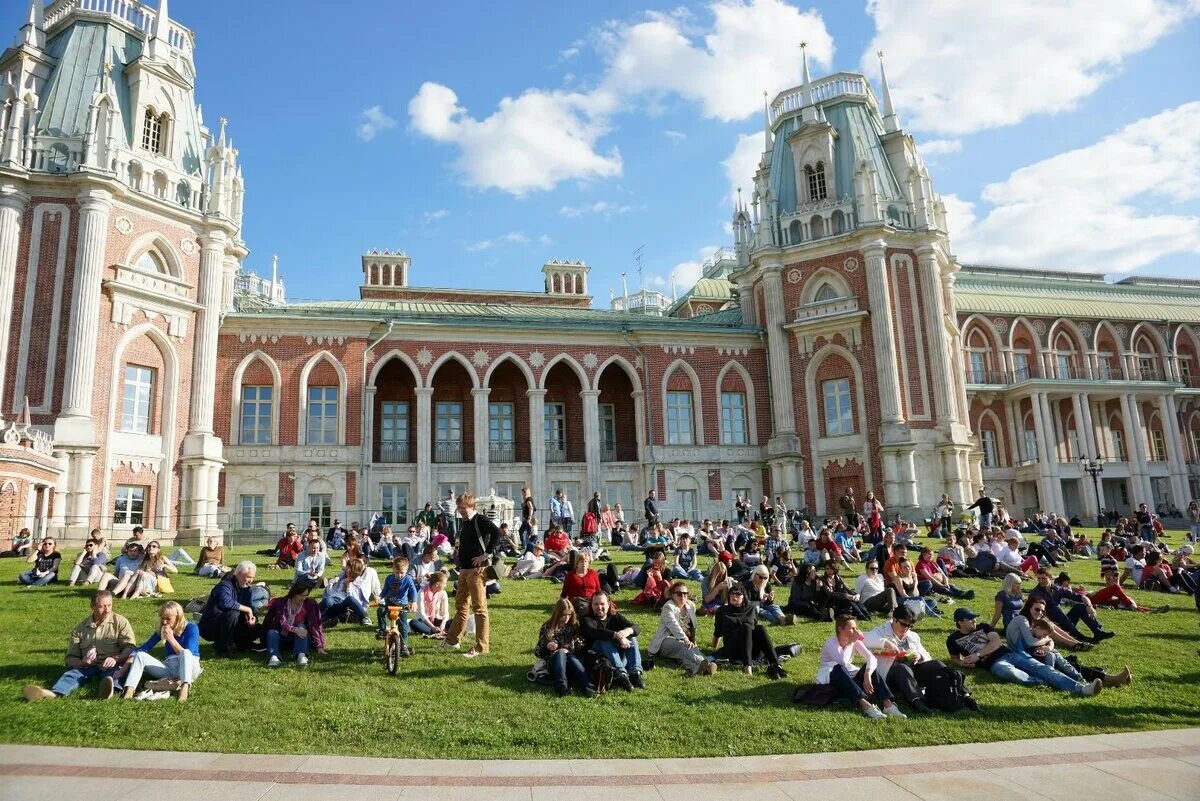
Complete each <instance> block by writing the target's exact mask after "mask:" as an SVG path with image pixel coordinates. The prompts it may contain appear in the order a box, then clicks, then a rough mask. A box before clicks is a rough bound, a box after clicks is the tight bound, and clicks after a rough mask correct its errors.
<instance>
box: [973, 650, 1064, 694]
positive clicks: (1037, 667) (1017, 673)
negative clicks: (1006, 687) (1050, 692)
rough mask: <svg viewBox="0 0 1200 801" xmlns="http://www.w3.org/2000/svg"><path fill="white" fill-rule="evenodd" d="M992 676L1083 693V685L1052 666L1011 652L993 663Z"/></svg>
mask: <svg viewBox="0 0 1200 801" xmlns="http://www.w3.org/2000/svg"><path fill="white" fill-rule="evenodd" d="M991 670H992V675H994V676H995V677H996V678H998V679H1001V680H1003V681H1011V682H1015V683H1017V684H1024V685H1025V686H1027V687H1033V686H1036V685H1038V684H1049V685H1050V686H1051V687H1053V688H1054V689H1056V690H1063V691H1064V692H1071V693H1082V692H1083V684H1082V683H1080V682H1079V681H1076V680H1075V679H1073V678H1071V677H1070V676H1068V675H1067V674H1065V673H1060V672H1058V671H1057V670H1055V669H1054V668H1052V667H1051V666H1050V665H1047V664H1046V663H1044V662H1039V661H1038V660H1036V659H1034V658H1033V657H1031V656H1027V655H1026V654H1018V653H1016V652H1015V651H1011V652H1009V653H1007V654H1005V655H1004V656H1002V657H1000V658H999V659H997V660H996V661H995V662H993V663H992V668H991Z"/></svg>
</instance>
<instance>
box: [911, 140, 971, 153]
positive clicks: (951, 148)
mask: <svg viewBox="0 0 1200 801" xmlns="http://www.w3.org/2000/svg"><path fill="white" fill-rule="evenodd" d="M917 150H918V151H919V152H920V153H921V155H922V156H926V157H929V156H942V155H945V154H947V153H959V152H961V151H962V140H961V139H930V140H929V141H928V142H918V143H917Z"/></svg>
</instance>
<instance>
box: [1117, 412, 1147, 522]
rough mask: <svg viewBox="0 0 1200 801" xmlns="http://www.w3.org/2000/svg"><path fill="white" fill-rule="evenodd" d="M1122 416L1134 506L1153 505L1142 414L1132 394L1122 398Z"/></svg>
mask: <svg viewBox="0 0 1200 801" xmlns="http://www.w3.org/2000/svg"><path fill="white" fill-rule="evenodd" d="M1121 416H1122V417H1123V418H1124V420H1125V439H1126V449H1127V450H1128V451H1129V474H1130V476H1131V477H1132V479H1133V493H1134V498H1133V499H1132V500H1133V505H1134V506H1137V504H1139V503H1146V504H1150V505H1153V502H1154V497H1153V489H1152V488H1151V486H1150V476H1149V474H1148V473H1147V472H1146V469H1147V462H1146V437H1145V433H1144V430H1143V428H1142V412H1141V409H1140V408H1139V406H1138V401H1137V398H1136V397H1134V395H1133V394H1132V393H1125V394H1124V395H1122V396H1121Z"/></svg>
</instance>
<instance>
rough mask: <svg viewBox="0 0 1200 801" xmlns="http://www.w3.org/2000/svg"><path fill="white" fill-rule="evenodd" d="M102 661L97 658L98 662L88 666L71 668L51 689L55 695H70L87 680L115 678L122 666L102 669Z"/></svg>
mask: <svg viewBox="0 0 1200 801" xmlns="http://www.w3.org/2000/svg"><path fill="white" fill-rule="evenodd" d="M100 661H102V660H97V662H96V664H94V665H88V666H87V667H81V668H71V669H69V670H68V671H67V672H66V673H64V674H62V675H61V676H59V677H58V681H56V682H54V686H53V687H51V688H50V689H51V690H53V691H54V694H55V695H61V696H68V695H70V694H71V693H73V692H75V691H76V690H78V689H79V685H81V684H83V683H84V682H86V681H91V680H92V679H96V678H101V677H104V676H107V677H109V678H112V679H115V678H116V674H117V670H119V669H120V667H121V666H120V665H119V664H118V665H114V666H113V667H112V669H111V670H102V669H101V668H100Z"/></svg>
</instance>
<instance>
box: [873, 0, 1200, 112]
mask: <svg viewBox="0 0 1200 801" xmlns="http://www.w3.org/2000/svg"><path fill="white" fill-rule="evenodd" d="M867 11H868V13H869V14H871V15H872V16H873V17H874V18H875V30H876V34H875V38H874V40H873V41H872V42H871V44H870V46H869V47H868V48H867V49H866V51H865V52H864V53H863V57H862V67H863V69H864V70H866V71H868V72H869V73H870V74H871V75H874V76H877V75H878V72H879V64H878V61H877V59H876V56H875V51H877V50H883V51H884V53H885V56H886V60H887V63H886V68H887V73H888V83H889V84H890V86H891V90H892V99H893V100H894V101H895V106H896V111H897V113H898V114H899V115H900V117H901V119H902V120H904V121H906V123H907V124H908V127H910V128H912V129H913V130H920V131H930V132H933V133H939V134H948V135H953V136H958V135H961V134H966V133H971V132H973V131H979V130H983V129H986V128H996V127H1001V126H1005V125H1014V124H1016V123H1018V122H1020V121H1021V120H1023V119H1025V118H1026V117H1029V116H1031V115H1034V114H1053V113H1056V112H1060V111H1068V110H1070V109H1073V108H1074V107H1075V106H1076V105H1077V104H1078V103H1079V101H1080V100H1082V99H1083V98H1086V97H1087V96H1088V95H1090V94H1092V93H1093V92H1095V91H1096V90H1097V89H1098V88H1099V87H1100V86H1101V85H1102V84H1103V83H1104V82H1105V81H1106V80H1108V79H1109V78H1111V77H1112V76H1113V75H1114V74H1116V72H1117V71H1118V70H1119V68H1120V66H1121V63H1122V62H1123V61H1124V60H1125V59H1126V58H1127V57H1128V56H1131V55H1133V54H1135V53H1139V52H1141V51H1143V50H1145V49H1146V48H1148V47H1150V46H1151V45H1152V44H1154V43H1155V42H1156V41H1157V40H1158V39H1160V38H1161V37H1162V36H1164V35H1165V34H1166V33H1168V32H1169V31H1170V30H1171V29H1172V28H1174V27H1175V26H1177V25H1178V24H1179V23H1180V22H1181V21H1182V20H1184V19H1185V18H1187V17H1188V16H1190V15H1192V14H1195V13H1197V12H1200V3H1197V2H1195V0H1190V2H1187V1H1181V0H1060V2H1053V3H1048V2H1045V0H1005V2H1002V3H981V2H977V0H943V1H942V2H938V3H923V4H921V6H920V9H919V11H917V10H916V9H914V6H913V5H912V4H911V3H908V2H904V0H870V2H869V3H868V4H867Z"/></svg>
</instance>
